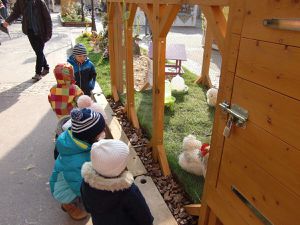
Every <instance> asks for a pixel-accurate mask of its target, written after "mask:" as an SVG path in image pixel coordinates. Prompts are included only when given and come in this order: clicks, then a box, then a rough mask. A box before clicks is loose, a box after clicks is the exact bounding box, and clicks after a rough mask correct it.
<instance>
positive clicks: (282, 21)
mask: <svg viewBox="0 0 300 225" xmlns="http://www.w3.org/2000/svg"><path fill="white" fill-rule="evenodd" d="M263 25H264V26H265V27H269V28H273V29H279V30H290V31H300V18H272V19H264V20H263Z"/></svg>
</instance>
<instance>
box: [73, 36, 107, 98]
mask: <svg viewBox="0 0 300 225" xmlns="http://www.w3.org/2000/svg"><path fill="white" fill-rule="evenodd" d="M89 42H90V38H89V37H88V36H86V35H81V36H79V37H78V38H77V39H76V43H82V44H84V45H85V47H86V48H87V51H88V57H89V59H90V60H91V61H92V62H93V63H94V65H95V67H96V72H97V81H98V83H99V84H100V86H101V88H102V91H103V93H104V95H105V96H109V95H111V85H110V67H109V61H108V60H103V59H102V58H101V55H100V53H94V52H93V48H92V47H91V46H90V44H89Z"/></svg>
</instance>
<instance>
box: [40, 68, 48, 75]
mask: <svg viewBox="0 0 300 225" xmlns="http://www.w3.org/2000/svg"><path fill="white" fill-rule="evenodd" d="M48 73H49V69H43V70H42V72H41V75H42V76H46V75H47V74H48Z"/></svg>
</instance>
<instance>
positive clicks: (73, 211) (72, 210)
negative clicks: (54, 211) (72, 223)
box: [61, 204, 88, 220]
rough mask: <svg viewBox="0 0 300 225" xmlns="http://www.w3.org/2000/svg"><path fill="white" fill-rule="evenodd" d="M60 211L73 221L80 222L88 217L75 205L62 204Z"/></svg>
mask: <svg viewBox="0 0 300 225" xmlns="http://www.w3.org/2000/svg"><path fill="white" fill-rule="evenodd" d="M61 209H62V210H63V211H65V212H67V213H68V214H69V215H70V217H71V218H72V219H74V220H82V219H85V218H86V217H87V216H88V214H87V212H86V211H84V210H82V209H80V208H78V207H76V205H75V204H62V205H61Z"/></svg>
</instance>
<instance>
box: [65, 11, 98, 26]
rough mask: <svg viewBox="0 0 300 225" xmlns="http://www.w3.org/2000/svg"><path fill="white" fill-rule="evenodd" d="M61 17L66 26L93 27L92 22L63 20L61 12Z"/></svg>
mask: <svg viewBox="0 0 300 225" xmlns="http://www.w3.org/2000/svg"><path fill="white" fill-rule="evenodd" d="M59 19H60V22H61V24H62V25H63V26H64V27H91V26H92V22H91V21H90V22H75V21H74V22H72V21H70V22H66V21H64V20H63V18H62V17H61V15H60V14H59Z"/></svg>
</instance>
